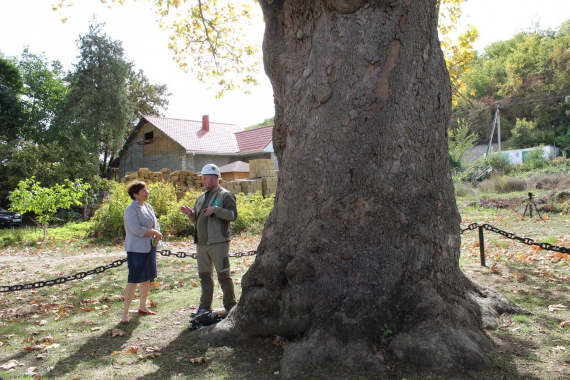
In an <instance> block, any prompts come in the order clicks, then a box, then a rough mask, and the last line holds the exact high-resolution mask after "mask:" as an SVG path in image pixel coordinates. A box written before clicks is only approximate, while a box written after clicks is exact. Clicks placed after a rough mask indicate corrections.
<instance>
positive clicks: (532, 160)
mask: <svg viewBox="0 0 570 380" xmlns="http://www.w3.org/2000/svg"><path fill="white" fill-rule="evenodd" d="M543 155H544V151H543V150H542V148H536V149H533V150H530V151H528V152H527V155H526V157H525V158H526V159H525V161H524V162H523V167H524V168H525V169H527V170H533V169H540V168H543V167H545V166H546V161H545V160H544V157H543Z"/></svg>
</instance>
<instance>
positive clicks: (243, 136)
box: [235, 125, 273, 153]
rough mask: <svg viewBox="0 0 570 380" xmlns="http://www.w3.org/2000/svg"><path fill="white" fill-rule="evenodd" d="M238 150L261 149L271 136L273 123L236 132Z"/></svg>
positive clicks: (269, 140)
mask: <svg viewBox="0 0 570 380" xmlns="http://www.w3.org/2000/svg"><path fill="white" fill-rule="evenodd" d="M235 136H236V139H237V144H238V147H239V152H240V153H243V152H252V151H262V150H263V149H265V147H266V146H267V145H269V143H270V142H271V139H272V138H273V125H268V126H266V127H261V128H256V129H250V130H247V131H241V132H236V134H235Z"/></svg>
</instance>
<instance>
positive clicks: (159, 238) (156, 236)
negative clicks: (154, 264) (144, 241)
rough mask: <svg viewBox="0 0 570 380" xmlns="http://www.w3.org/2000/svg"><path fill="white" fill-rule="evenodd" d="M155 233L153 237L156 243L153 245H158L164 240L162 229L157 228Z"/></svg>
mask: <svg viewBox="0 0 570 380" xmlns="http://www.w3.org/2000/svg"><path fill="white" fill-rule="evenodd" d="M153 231H154V233H153V235H152V238H153V239H154V244H153V245H152V246H153V247H156V246H157V245H158V242H159V241H161V240H162V234H161V233H160V231H157V230H153Z"/></svg>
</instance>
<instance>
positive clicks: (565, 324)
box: [560, 320, 570, 328]
mask: <svg viewBox="0 0 570 380" xmlns="http://www.w3.org/2000/svg"><path fill="white" fill-rule="evenodd" d="M560 327H562V328H565V327H570V320H569V321H564V322H560Z"/></svg>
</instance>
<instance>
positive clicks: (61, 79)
mask: <svg viewBox="0 0 570 380" xmlns="http://www.w3.org/2000/svg"><path fill="white" fill-rule="evenodd" d="M18 68H19V70H20V72H21V73H22V80H23V83H24V86H23V105H24V112H25V125H26V128H25V138H26V139H27V140H30V141H34V142H36V143H49V142H53V141H54V140H56V139H57V131H56V130H55V129H56V128H55V126H54V121H55V118H56V114H57V112H58V109H59V108H61V105H62V103H63V100H64V99H65V94H66V92H67V83H65V74H64V72H63V69H62V66H61V63H60V62H59V61H53V62H51V63H48V62H47V60H46V58H45V56H43V55H41V54H40V55H38V54H33V53H31V52H30V51H29V50H28V49H27V48H26V49H24V51H23V52H22V55H21V57H20V59H19V60H18Z"/></svg>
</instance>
